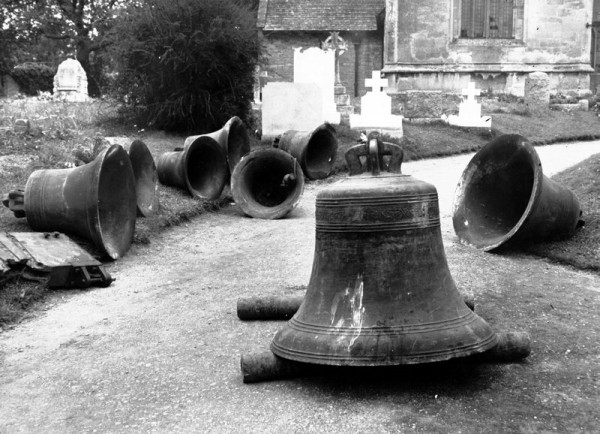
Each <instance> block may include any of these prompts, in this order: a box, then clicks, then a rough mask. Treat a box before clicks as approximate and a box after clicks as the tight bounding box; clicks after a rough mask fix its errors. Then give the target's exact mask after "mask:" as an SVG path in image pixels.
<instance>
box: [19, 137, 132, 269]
mask: <svg viewBox="0 0 600 434" xmlns="http://www.w3.org/2000/svg"><path fill="white" fill-rule="evenodd" d="M24 203H25V214H26V217H27V223H29V226H31V229H33V230H34V231H58V232H65V233H67V234H75V235H79V236H81V237H83V238H86V239H89V240H91V241H92V242H93V243H94V244H95V245H96V247H98V249H100V250H101V251H102V252H103V253H105V254H106V255H108V256H109V257H111V258H112V259H117V258H119V257H121V256H123V255H124V254H125V253H126V252H127V250H129V247H130V246H131V242H132V240H133V232H134V230H135V216H136V190H135V177H134V173H133V169H132V167H131V162H130V160H129V156H128V155H127V152H126V151H125V150H124V149H123V148H122V147H121V146H119V145H112V146H111V147H109V148H107V149H106V150H104V151H103V152H102V153H101V154H100V155H98V157H96V159H95V160H93V161H92V162H90V163H88V164H85V165H83V166H79V167H75V168H73V169H45V170H37V171H35V172H33V173H32V174H31V175H30V176H29V179H28V180H27V184H26V186H25V193H24Z"/></svg>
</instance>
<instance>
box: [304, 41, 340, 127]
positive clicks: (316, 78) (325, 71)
mask: <svg viewBox="0 0 600 434" xmlns="http://www.w3.org/2000/svg"><path fill="white" fill-rule="evenodd" d="M294 83H315V84H317V85H318V86H319V87H320V88H321V92H322V98H323V103H322V106H323V115H324V116H325V119H324V120H325V121H326V122H330V123H333V124H339V123H340V114H339V113H338V111H337V107H336V104H335V97H334V87H335V51H334V50H321V49H320V48H318V47H310V48H306V49H304V48H295V49H294ZM309 109H310V107H307V110H309Z"/></svg>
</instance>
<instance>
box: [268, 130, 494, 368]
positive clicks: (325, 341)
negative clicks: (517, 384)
mask: <svg viewBox="0 0 600 434" xmlns="http://www.w3.org/2000/svg"><path fill="white" fill-rule="evenodd" d="M384 155H388V156H389V162H387V161H385V159H384V158H383V156H384ZM361 157H366V163H367V164H366V166H367V169H368V170H369V171H370V172H371V173H368V174H361V173H360V172H361V171H362V165H361ZM386 158H387V157H386ZM346 160H347V161H348V166H349V168H350V175H351V176H350V177H348V178H346V179H343V180H341V181H338V182H337V183H335V184H333V185H332V186H330V187H328V188H326V189H324V190H323V191H321V192H320V193H319V194H318V195H317V199H316V243H315V254H314V261H313V268H312V275H311V277H310V282H309V285H308V288H307V292H306V296H305V298H304V301H303V303H302V305H301V306H300V308H299V310H298V312H297V313H296V314H295V315H294V317H293V318H292V319H291V320H290V321H289V322H288V323H287V324H286V326H285V327H284V328H283V329H282V330H280V331H279V332H278V333H277V335H276V336H275V338H274V339H273V341H272V343H271V351H272V352H273V353H274V354H275V355H277V356H279V357H282V358H285V359H288V360H294V361H298V362H306V363H315V364H324V365H342V366H382V365H402V364H414V363H424V362H435V361H442V360H447V359H450V358H453V357H462V356H468V355H471V354H475V353H481V352H484V351H487V350H489V349H490V348H492V347H494V345H496V339H497V338H496V334H495V333H494V332H493V331H492V330H491V328H490V327H489V325H488V324H487V323H486V322H485V321H484V320H483V319H481V318H480V317H479V316H478V315H476V314H475V313H474V312H473V311H471V310H470V309H469V308H468V307H467V306H466V305H465V303H464V300H463V298H462V297H461V295H460V294H459V292H458V290H457V288H456V285H455V284H454V280H453V279H452V276H451V275H450V271H449V269H448V265H447V262H446V255H445V252H444V246H443V243H442V236H441V230H440V221H439V206H438V197H437V191H436V189H435V187H434V186H433V185H431V184H428V183H425V182H422V181H419V180H416V179H414V178H412V177H411V176H407V175H402V174H401V173H400V164H401V162H402V151H401V149H400V148H399V147H398V146H396V145H394V144H391V143H382V142H381V141H380V140H379V138H378V136H377V134H374V133H372V134H371V135H370V136H369V140H368V144H361V145H358V146H355V147H353V148H351V149H350V150H349V151H348V152H347V153H346ZM384 170H387V172H384Z"/></svg>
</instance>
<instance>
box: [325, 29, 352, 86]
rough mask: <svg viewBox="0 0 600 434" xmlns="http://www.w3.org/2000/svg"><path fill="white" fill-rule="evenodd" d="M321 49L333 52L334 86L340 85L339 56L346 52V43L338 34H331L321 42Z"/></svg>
mask: <svg viewBox="0 0 600 434" xmlns="http://www.w3.org/2000/svg"><path fill="white" fill-rule="evenodd" d="M322 48H323V49H324V50H334V51H335V84H340V83H341V80H340V55H341V54H342V53H344V52H345V51H346V48H347V45H346V41H344V38H342V37H341V36H340V32H331V34H330V35H329V36H328V37H327V39H325V41H324V42H323V44H322Z"/></svg>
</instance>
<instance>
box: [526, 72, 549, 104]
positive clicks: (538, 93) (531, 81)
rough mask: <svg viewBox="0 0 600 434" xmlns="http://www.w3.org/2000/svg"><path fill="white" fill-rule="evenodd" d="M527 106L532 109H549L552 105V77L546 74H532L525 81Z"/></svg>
mask: <svg viewBox="0 0 600 434" xmlns="http://www.w3.org/2000/svg"><path fill="white" fill-rule="evenodd" d="M523 99H524V101H525V104H527V105H528V106H530V107H536V106H537V107H548V104H550V77H548V74H546V73H545V72H539V71H537V72H532V73H531V74H528V75H527V78H526V79H525V96H524V98H523Z"/></svg>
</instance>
